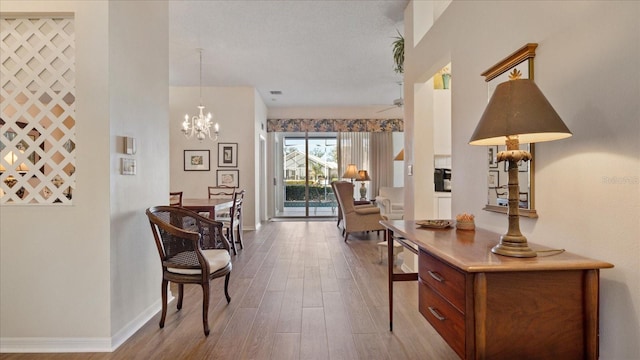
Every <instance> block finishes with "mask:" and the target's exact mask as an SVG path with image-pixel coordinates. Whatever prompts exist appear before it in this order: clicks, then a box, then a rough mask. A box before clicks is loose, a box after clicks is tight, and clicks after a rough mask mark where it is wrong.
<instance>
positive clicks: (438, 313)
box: [418, 280, 466, 359]
mask: <svg viewBox="0 0 640 360" xmlns="http://www.w3.org/2000/svg"><path fill="white" fill-rule="evenodd" d="M418 308H419V309H420V313H421V314H422V316H424V317H425V318H426V319H427V321H429V323H430V324H431V325H432V326H433V327H434V328H435V329H436V331H438V333H439V334H440V336H442V338H443V339H444V340H445V341H446V342H447V344H449V346H451V348H452V349H453V350H454V351H455V352H456V353H457V354H458V355H460V357H461V358H463V359H464V358H465V357H466V356H465V328H464V318H465V317H464V315H463V314H462V313H460V312H459V311H458V310H456V308H454V307H453V306H451V304H449V302H447V301H446V300H444V299H443V298H442V297H441V296H440V295H439V294H438V293H436V292H435V291H433V290H432V289H431V288H430V287H429V286H427V285H426V284H425V283H424V282H423V281H422V280H418Z"/></svg>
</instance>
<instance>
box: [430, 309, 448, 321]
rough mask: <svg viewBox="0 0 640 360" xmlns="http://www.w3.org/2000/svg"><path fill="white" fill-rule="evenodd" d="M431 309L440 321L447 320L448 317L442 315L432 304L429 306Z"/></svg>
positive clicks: (432, 313)
mask: <svg viewBox="0 0 640 360" xmlns="http://www.w3.org/2000/svg"><path fill="white" fill-rule="evenodd" d="M429 311H430V312H431V315H433V316H435V317H436V319H438V320H440V321H445V320H446V318H445V317H444V316H442V315H440V313H439V312H438V310H436V309H434V308H432V307H431V306H429Z"/></svg>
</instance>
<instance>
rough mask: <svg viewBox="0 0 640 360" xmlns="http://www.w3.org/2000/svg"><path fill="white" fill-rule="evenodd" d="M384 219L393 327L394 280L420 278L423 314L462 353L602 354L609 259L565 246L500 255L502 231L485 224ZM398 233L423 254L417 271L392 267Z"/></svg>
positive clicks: (484, 355) (521, 355)
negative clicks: (601, 296) (602, 279)
mask: <svg viewBox="0 0 640 360" xmlns="http://www.w3.org/2000/svg"><path fill="white" fill-rule="evenodd" d="M381 223H382V225H384V226H385V227H386V228H387V231H386V238H387V243H388V244H389V245H388V256H389V260H388V264H389V328H390V330H391V331H393V282H394V281H407V280H418V296H419V299H418V307H419V311H420V313H421V314H422V315H423V316H424V317H425V318H426V319H427V321H429V323H430V324H431V325H432V326H433V327H434V328H435V329H436V330H437V331H438V333H439V334H440V335H441V336H442V337H443V338H444V340H445V341H446V342H447V343H448V344H449V345H450V346H451V348H452V349H453V350H454V351H455V352H456V353H457V354H458V355H459V356H460V357H461V358H463V359H521V358H526V359H597V358H598V288H599V275H600V273H599V271H600V269H604V268H611V267H613V265H612V264H609V263H607V262H603V261H598V260H593V259H588V258H584V257H581V256H578V255H575V254H571V253H568V252H563V253H561V254H557V255H553V256H546V254H545V253H541V254H540V255H539V256H538V257H536V258H528V259H524V258H513V257H505V256H500V255H495V254H493V253H492V252H491V248H492V247H493V246H494V245H495V244H497V243H498V241H499V238H500V235H499V234H496V233H493V232H490V231H487V230H483V229H476V230H475V231H464V230H456V229H455V228H448V229H422V228H418V226H417V225H416V223H415V221H402V220H395V221H382V222H381ZM394 235H395V236H394ZM394 238H395V240H396V241H397V242H400V243H401V244H402V245H404V246H405V247H407V248H408V249H410V250H411V251H413V252H414V253H416V254H418V273H413V274H405V273H394V272H393V261H392V256H393V249H392V246H391V244H393V241H392V240H393V239H394ZM412 245H416V246H417V247H418V250H416V249H414V247H412ZM529 245H530V247H531V248H533V249H534V250H537V251H540V250H548V248H545V247H543V246H539V245H536V244H531V243H529Z"/></svg>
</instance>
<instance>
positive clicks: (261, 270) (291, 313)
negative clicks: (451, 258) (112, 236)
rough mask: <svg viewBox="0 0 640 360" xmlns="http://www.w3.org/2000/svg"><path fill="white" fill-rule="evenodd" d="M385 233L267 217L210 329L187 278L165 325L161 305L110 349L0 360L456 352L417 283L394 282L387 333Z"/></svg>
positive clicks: (237, 263)
mask: <svg viewBox="0 0 640 360" xmlns="http://www.w3.org/2000/svg"><path fill="white" fill-rule="evenodd" d="M382 239H383V234H382V233H380V237H378V235H377V234H376V233H369V234H360V235H358V234H356V235H355V236H353V237H350V240H349V242H348V243H345V242H344V240H343V238H342V236H341V234H340V229H338V228H337V227H336V224H335V221H322V222H320V221H311V222H302V221H296V222H269V223H266V224H264V225H263V226H262V227H261V229H260V230H258V231H255V232H245V233H244V243H245V248H244V250H241V251H240V252H239V254H238V255H237V256H235V257H233V271H232V273H231V280H230V284H229V293H230V295H231V303H230V304H227V303H226V301H225V300H224V295H223V290H222V288H223V282H224V279H223V278H221V279H215V280H214V281H213V282H212V289H211V304H210V307H209V326H210V328H211V333H210V335H209V336H208V337H205V336H204V333H203V331H202V317H201V315H202V291H201V288H200V287H199V286H195V285H192V286H189V285H186V286H185V300H184V304H183V308H182V310H180V311H179V312H178V311H176V307H175V300H174V301H173V302H171V303H170V304H169V310H168V311H167V319H166V323H165V327H164V329H160V328H159V327H158V321H159V317H160V315H159V314H157V315H156V316H155V317H153V318H152V319H151V320H150V321H149V322H148V323H147V324H146V325H144V326H143V327H142V328H141V329H140V330H139V331H138V332H137V333H136V334H134V335H133V336H132V337H131V338H130V339H129V340H127V341H126V342H125V343H124V344H123V345H121V346H120V347H119V348H118V349H117V350H116V351H114V352H112V353H73V354H1V355H0V359H6V360H15V359H65V360H66V359H71V360H75V359H278V360H283V359H302V360H307V359H367V360H369V359H437V360H440V359H458V357H457V356H456V355H455V353H454V352H453V351H452V350H451V349H450V348H449V347H448V345H446V344H445V343H444V342H443V340H442V339H441V338H440V336H439V335H438V334H437V333H436V331H435V330H434V329H433V328H432V327H431V326H430V325H429V324H428V323H427V321H426V320H425V319H424V318H423V317H422V315H420V313H419V312H418V295H417V284H416V283H415V282H396V283H395V285H394V331H393V332H389V318H388V309H389V308H388V299H387V296H388V295H387V294H388V291H387V273H386V269H387V266H386V263H384V264H381V263H380V255H379V252H378V247H377V246H376V244H377V243H378V242H379V241H382ZM150 241H151V240H150ZM397 271H400V270H397ZM158 288H160V284H158Z"/></svg>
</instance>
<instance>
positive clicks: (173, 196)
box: [169, 191, 182, 206]
mask: <svg viewBox="0 0 640 360" xmlns="http://www.w3.org/2000/svg"><path fill="white" fill-rule="evenodd" d="M169 206H182V191H172V192H170V193H169Z"/></svg>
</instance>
